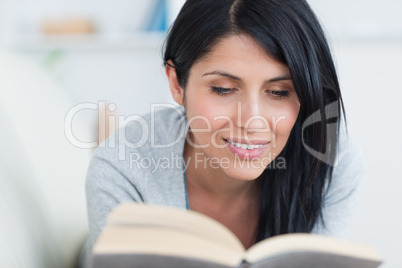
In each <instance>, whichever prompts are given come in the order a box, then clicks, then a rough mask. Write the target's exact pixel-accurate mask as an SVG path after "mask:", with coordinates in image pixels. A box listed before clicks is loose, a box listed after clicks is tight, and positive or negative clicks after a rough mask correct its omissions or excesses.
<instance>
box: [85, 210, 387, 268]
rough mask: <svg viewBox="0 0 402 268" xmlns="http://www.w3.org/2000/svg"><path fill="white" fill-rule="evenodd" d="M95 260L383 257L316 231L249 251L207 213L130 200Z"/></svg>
mask: <svg viewBox="0 0 402 268" xmlns="http://www.w3.org/2000/svg"><path fill="white" fill-rule="evenodd" d="M90 261H91V266H90V267H92V268H112V267H113V268H129V267H130V268H131V267H172V268H181V267H183V268H191V267H193V268H198V267H218V268H220V267H222V268H223V267H252V268H260V267H275V268H278V267H284V268H293V267H295V268H296V267H297V268H324V267H325V268H335V267H336V268H340V267H342V268H363V267H364V268H371V267H372V268H374V267H378V266H379V265H380V263H381V257H380V256H379V254H378V253H377V251H376V250H375V249H373V248H372V247H370V246H367V245H363V244H358V243H351V242H347V241H343V240H340V239H335V238H330V237H325V236H320V235H312V234H286V235H279V236H275V237H272V238H269V239H266V240H264V241H261V242H259V243H257V244H255V245H253V246H252V247H250V248H249V249H248V250H245V248H244V247H243V245H242V244H241V242H240V241H239V240H238V239H237V237H236V236H235V235H234V234H233V233H232V232H231V231H230V230H229V229H227V228H226V227H225V226H223V225H222V224H221V223H219V222H217V221H215V220H213V219H211V218H209V217H207V216H205V215H203V214H201V213H197V212H194V211H186V210H181V209H177V208H171V207H162V206H152V205H140V204H135V203H124V204H121V205H119V206H117V207H116V208H115V209H114V210H113V211H112V212H111V213H110V215H109V217H108V220H107V224H106V227H105V228H104V230H103V231H102V233H101V235H100V236H99V239H98V241H97V243H96V244H95V246H94V248H93V252H92V256H91V260H90Z"/></svg>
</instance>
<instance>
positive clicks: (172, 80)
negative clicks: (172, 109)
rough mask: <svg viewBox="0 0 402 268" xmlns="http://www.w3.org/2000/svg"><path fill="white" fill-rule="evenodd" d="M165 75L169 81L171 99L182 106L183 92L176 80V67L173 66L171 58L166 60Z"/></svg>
mask: <svg viewBox="0 0 402 268" xmlns="http://www.w3.org/2000/svg"><path fill="white" fill-rule="evenodd" d="M165 72H166V76H167V78H168V81H169V86H170V92H171V93H172V97H173V99H174V100H175V101H176V103H177V104H179V105H181V106H183V105H184V104H183V94H184V90H183V89H182V88H181V87H180V85H179V82H178V81H177V75H176V69H175V68H174V64H173V62H172V61H171V60H168V62H167V64H166V65H165Z"/></svg>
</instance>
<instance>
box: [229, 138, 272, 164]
mask: <svg viewBox="0 0 402 268" xmlns="http://www.w3.org/2000/svg"><path fill="white" fill-rule="evenodd" d="M224 141H225V143H226V144H227V145H228V148H229V150H230V151H231V152H232V153H233V154H235V155H236V156H238V157H239V158H241V159H253V158H257V157H260V156H261V155H262V154H263V152H264V150H265V148H267V147H268V145H269V141H262V140H245V139H230V140H226V139H224Z"/></svg>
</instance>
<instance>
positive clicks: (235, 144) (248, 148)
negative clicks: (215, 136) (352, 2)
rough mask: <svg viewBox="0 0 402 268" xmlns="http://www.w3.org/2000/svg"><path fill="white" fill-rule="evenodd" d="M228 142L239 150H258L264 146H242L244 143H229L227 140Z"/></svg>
mask: <svg viewBox="0 0 402 268" xmlns="http://www.w3.org/2000/svg"><path fill="white" fill-rule="evenodd" d="M227 142H228V143H230V144H231V145H234V146H236V147H238V148H241V149H247V150H253V149H257V148H261V147H262V146H263V144H258V145H250V144H242V143H237V142H231V141H228V140H227Z"/></svg>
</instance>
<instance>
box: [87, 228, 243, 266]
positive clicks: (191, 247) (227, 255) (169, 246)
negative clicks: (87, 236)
mask: <svg viewBox="0 0 402 268" xmlns="http://www.w3.org/2000/svg"><path fill="white" fill-rule="evenodd" d="M93 253H94V254H95V255H98V256H99V255H113V254H115V255H126V256H127V255H133V256H139V255H141V256H161V257H163V256H168V257H177V258H183V259H194V260H195V262H197V260H198V261H200V260H202V261H204V262H212V263H216V264H219V265H223V266H227V267H237V266H238V264H239V263H240V262H241V259H242V257H243V256H242V254H239V253H238V252H236V251H233V250H231V249H229V248H227V247H225V246H223V245H221V244H218V243H215V242H213V241H211V240H210V239H207V238H202V237H200V236H198V235H194V234H191V233H189V232H182V231H181V230H180V229H170V228H168V229H166V228H158V227H155V226H152V227H139V226H136V227H135V228H131V227H129V226H120V227H116V226H114V227H107V228H105V229H104V230H103V232H102V234H101V236H100V237H99V240H98V242H97V243H96V244H95V246H94V249H93ZM156 259H158V258H157V257H156Z"/></svg>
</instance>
